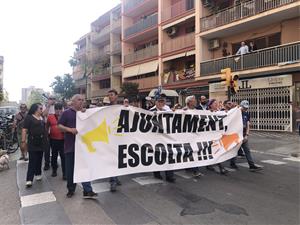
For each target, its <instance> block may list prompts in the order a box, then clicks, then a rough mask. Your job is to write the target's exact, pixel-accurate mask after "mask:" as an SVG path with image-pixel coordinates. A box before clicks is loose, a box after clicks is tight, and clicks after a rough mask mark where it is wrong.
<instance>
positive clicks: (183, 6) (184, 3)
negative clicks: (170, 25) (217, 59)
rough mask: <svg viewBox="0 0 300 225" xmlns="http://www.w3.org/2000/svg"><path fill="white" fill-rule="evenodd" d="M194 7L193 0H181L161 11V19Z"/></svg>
mask: <svg viewBox="0 0 300 225" xmlns="http://www.w3.org/2000/svg"><path fill="white" fill-rule="evenodd" d="M194 8H195V3H194V0H181V1H179V2H177V3H176V4H174V5H171V6H170V7H169V8H167V9H165V10H164V11H163V12H162V21H163V22H164V21H167V20H169V19H172V18H175V17H177V16H180V15H181V14H184V13H185V12H187V11H190V10H193V9H194Z"/></svg>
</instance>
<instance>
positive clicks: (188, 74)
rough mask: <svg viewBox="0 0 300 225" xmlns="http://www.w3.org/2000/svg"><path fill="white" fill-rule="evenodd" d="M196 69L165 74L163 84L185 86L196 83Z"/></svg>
mask: <svg viewBox="0 0 300 225" xmlns="http://www.w3.org/2000/svg"><path fill="white" fill-rule="evenodd" d="M194 78H195V68H189V69H182V70H176V71H169V72H167V73H165V74H164V76H163V78H162V82H163V83H164V84H165V85H174V84H183V83H188V82H191V81H194V80H195V79H194Z"/></svg>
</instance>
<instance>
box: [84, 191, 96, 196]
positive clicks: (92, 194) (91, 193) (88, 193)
mask: <svg viewBox="0 0 300 225" xmlns="http://www.w3.org/2000/svg"><path fill="white" fill-rule="evenodd" d="M97 196H98V194H97V193H95V192H93V191H90V192H85V191H84V192H83V198H97Z"/></svg>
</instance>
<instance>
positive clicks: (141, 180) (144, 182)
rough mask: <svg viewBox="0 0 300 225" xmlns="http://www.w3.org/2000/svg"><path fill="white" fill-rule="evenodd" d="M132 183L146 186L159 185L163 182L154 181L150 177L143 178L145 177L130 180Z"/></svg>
mask: <svg viewBox="0 0 300 225" xmlns="http://www.w3.org/2000/svg"><path fill="white" fill-rule="evenodd" d="M132 180H133V181H135V182H137V183H138V184H140V185H148V184H161V183H164V181H163V180H160V179H156V178H154V177H152V176H145V177H136V178H132Z"/></svg>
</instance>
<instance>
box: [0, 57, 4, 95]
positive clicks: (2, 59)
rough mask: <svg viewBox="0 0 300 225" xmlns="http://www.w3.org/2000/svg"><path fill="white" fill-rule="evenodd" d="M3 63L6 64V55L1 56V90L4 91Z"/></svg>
mask: <svg viewBox="0 0 300 225" xmlns="http://www.w3.org/2000/svg"><path fill="white" fill-rule="evenodd" d="M3 64H4V57H3V56H0V92H2V91H3Z"/></svg>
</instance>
